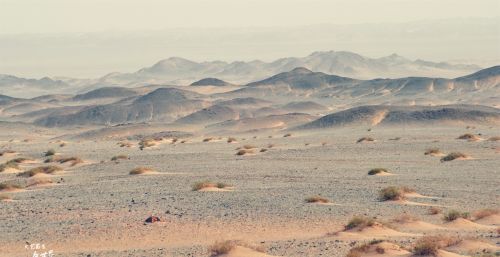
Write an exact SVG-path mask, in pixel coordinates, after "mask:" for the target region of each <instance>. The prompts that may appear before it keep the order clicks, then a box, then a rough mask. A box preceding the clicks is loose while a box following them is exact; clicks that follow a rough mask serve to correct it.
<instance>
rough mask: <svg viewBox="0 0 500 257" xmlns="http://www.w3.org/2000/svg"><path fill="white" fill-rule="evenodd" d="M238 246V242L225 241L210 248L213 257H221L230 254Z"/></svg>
mask: <svg viewBox="0 0 500 257" xmlns="http://www.w3.org/2000/svg"><path fill="white" fill-rule="evenodd" d="M236 246H238V245H237V242H236V241H231V240H227V241H223V242H215V243H214V244H213V245H211V246H210V247H209V248H208V251H209V252H210V256H211V257H215V256H219V255H222V254H228V253H229V252H230V251H231V250H233V249H234V248H235V247H236Z"/></svg>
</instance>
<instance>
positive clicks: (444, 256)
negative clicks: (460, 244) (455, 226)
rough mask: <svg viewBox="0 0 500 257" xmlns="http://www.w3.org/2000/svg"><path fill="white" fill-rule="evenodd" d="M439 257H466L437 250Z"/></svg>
mask: <svg viewBox="0 0 500 257" xmlns="http://www.w3.org/2000/svg"><path fill="white" fill-rule="evenodd" d="M438 256H439V257H466V256H467V255H460V254H458V253H452V252H448V251H445V250H438Z"/></svg>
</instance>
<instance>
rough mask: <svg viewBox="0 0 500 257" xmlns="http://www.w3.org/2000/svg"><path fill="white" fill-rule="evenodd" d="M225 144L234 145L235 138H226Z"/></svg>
mask: <svg viewBox="0 0 500 257" xmlns="http://www.w3.org/2000/svg"><path fill="white" fill-rule="evenodd" d="M227 142H228V143H235V142H237V140H236V138H235V137H228V138H227Z"/></svg>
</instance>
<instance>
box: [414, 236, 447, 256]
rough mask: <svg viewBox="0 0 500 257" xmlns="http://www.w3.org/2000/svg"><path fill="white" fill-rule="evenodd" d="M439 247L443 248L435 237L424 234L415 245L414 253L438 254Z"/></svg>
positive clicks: (420, 254)
mask: <svg viewBox="0 0 500 257" xmlns="http://www.w3.org/2000/svg"><path fill="white" fill-rule="evenodd" d="M439 248H441V246H440V243H439V241H438V240H436V238H435V237H433V236H424V237H422V238H420V239H419V240H417V242H416V243H415V246H414V247H413V254H414V255H419V256H422V255H431V256H437V255H438V250H439Z"/></svg>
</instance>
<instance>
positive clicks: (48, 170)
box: [17, 165, 63, 177]
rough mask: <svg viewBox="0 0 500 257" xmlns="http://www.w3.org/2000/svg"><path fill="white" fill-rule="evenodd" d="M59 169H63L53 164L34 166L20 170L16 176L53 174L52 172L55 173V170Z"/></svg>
mask: <svg viewBox="0 0 500 257" xmlns="http://www.w3.org/2000/svg"><path fill="white" fill-rule="evenodd" d="M61 170H63V169H62V168H61V167H59V166H54V165H50V166H40V167H36V168H33V169H30V170H28V171H25V172H21V173H19V174H17V176H19V177H33V176H35V175H37V174H53V173H55V172H57V171H61Z"/></svg>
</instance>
